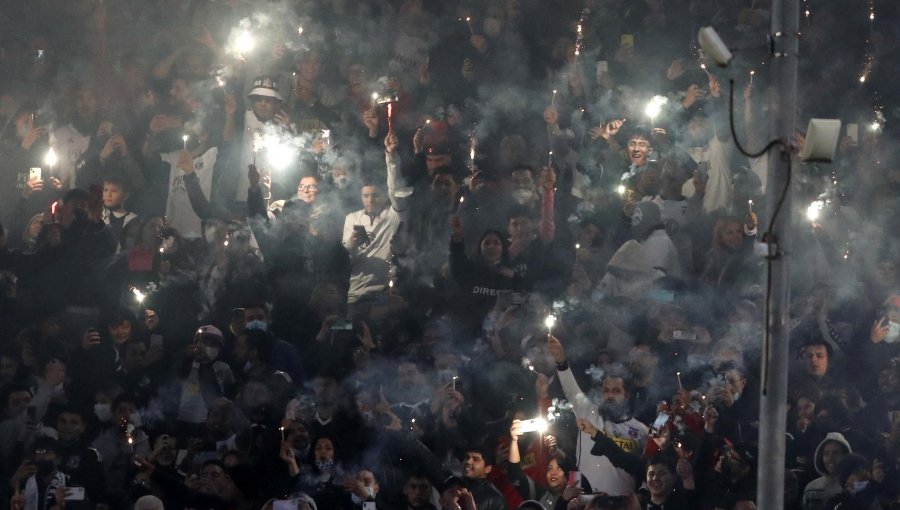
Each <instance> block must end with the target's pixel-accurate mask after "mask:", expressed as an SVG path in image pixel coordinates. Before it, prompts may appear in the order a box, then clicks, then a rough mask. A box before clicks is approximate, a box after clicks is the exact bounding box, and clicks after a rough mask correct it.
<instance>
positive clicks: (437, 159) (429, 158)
mask: <svg viewBox="0 0 900 510" xmlns="http://www.w3.org/2000/svg"><path fill="white" fill-rule="evenodd" d="M449 164H450V155H449V154H426V155H425V168H427V169H428V175H431V173H432V172H434V170H435V169H436V168H440V167H442V166H447V165H449Z"/></svg>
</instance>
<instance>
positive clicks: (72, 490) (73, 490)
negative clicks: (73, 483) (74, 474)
mask: <svg viewBox="0 0 900 510" xmlns="http://www.w3.org/2000/svg"><path fill="white" fill-rule="evenodd" d="M66 490H67V491H69V493H68V494H66V497H65V498H64V499H65V500H66V501H84V487H66Z"/></svg>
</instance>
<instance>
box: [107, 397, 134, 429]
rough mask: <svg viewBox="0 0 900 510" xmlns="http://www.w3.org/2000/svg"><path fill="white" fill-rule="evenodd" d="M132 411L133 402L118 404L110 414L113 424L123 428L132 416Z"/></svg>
mask: <svg viewBox="0 0 900 510" xmlns="http://www.w3.org/2000/svg"><path fill="white" fill-rule="evenodd" d="M134 411H135V407H134V402H119V405H117V406H116V408H115V409H113V412H112V417H113V423H117V424H119V425H121V426H123V427H124V426H125V425H126V424H127V423H128V420H129V419H130V418H131V415H132V414H134Z"/></svg>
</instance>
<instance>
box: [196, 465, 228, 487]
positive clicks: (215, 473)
mask: <svg viewBox="0 0 900 510" xmlns="http://www.w3.org/2000/svg"><path fill="white" fill-rule="evenodd" d="M225 478H226V477H225V470H224V469H222V466H218V465H215V464H207V465H206V466H203V469H201V470H200V492H202V493H205V494H217V493H220V492H219V489H220V488H224V485H225V484H226V481H225Z"/></svg>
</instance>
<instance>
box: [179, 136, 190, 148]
mask: <svg viewBox="0 0 900 510" xmlns="http://www.w3.org/2000/svg"><path fill="white" fill-rule="evenodd" d="M188 138H190V137H189V136H188V135H187V134H183V135H181V144H182V148H183V149H184V150H187V141H188Z"/></svg>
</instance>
